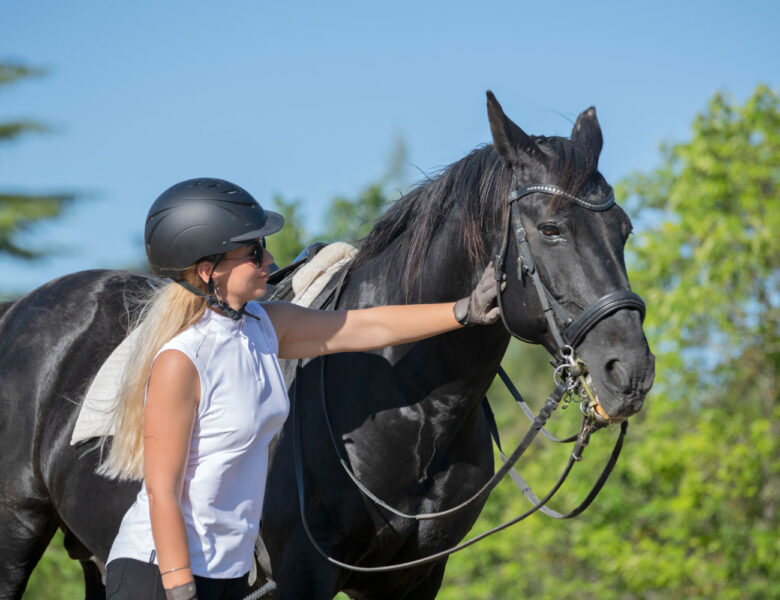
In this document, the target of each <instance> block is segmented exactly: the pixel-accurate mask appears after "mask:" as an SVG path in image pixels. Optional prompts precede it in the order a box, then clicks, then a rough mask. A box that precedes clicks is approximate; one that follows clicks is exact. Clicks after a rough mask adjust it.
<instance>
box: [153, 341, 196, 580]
mask: <svg viewBox="0 0 780 600" xmlns="http://www.w3.org/2000/svg"><path fill="white" fill-rule="evenodd" d="M199 401H200V377H199V376H198V372H197V370H196V369H195V365H193V364H192V361H191V360H190V359H189V358H188V357H187V356H186V355H184V354H183V353H181V352H179V351H178V350H167V351H165V352H163V353H162V354H160V356H158V357H157V360H155V361H154V364H153V366H152V372H151V375H150V376H149V387H148V391H147V395H146V407H145V409H144V477H145V480H146V490H147V492H148V493H149V515H150V518H151V522H152V535H153V536H154V545H155V548H156V550H157V562H158V564H159V565H160V572H161V573H162V574H163V586H164V587H165V588H172V587H175V586H178V585H182V584H184V583H188V582H191V581H193V576H192V572H191V571H190V568H189V566H190V552H189V546H188V544H187V531H186V529H185V527H184V518H183V516H182V512H181V494H182V486H183V484H184V472H185V469H186V466H187V457H188V455H189V448H190V440H191V437H192V429H193V426H194V424H195V415H196V413H197V408H198V402H199ZM182 567H185V568H182ZM171 569H175V570H173V571H171Z"/></svg>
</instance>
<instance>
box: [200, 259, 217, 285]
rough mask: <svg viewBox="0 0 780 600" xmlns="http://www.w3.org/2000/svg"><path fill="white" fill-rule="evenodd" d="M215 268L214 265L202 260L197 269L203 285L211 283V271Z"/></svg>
mask: <svg viewBox="0 0 780 600" xmlns="http://www.w3.org/2000/svg"><path fill="white" fill-rule="evenodd" d="M213 268H214V263H213V262H210V261H207V260H202V261H200V262H199V263H198V264H197V265H196V269H197V270H198V277H200V278H201V279H202V280H203V283H208V282H209V275H211V270H212V269H213Z"/></svg>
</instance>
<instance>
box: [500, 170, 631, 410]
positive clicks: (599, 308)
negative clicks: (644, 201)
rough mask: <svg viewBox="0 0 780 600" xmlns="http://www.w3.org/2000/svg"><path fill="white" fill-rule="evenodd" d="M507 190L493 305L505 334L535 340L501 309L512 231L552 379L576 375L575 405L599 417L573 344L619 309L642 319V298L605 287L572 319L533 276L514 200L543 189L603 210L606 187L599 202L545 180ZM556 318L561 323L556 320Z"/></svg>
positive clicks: (609, 203) (607, 203)
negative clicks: (548, 344)
mask: <svg viewBox="0 0 780 600" xmlns="http://www.w3.org/2000/svg"><path fill="white" fill-rule="evenodd" d="M512 188H513V189H512V191H511V192H510V194H509V214H508V216H507V220H506V227H505V229H504V240H503V242H502V243H501V247H500V252H499V254H497V255H496V258H495V273H496V275H495V277H496V284H497V288H498V296H497V302H498V308H499V313H500V314H501V321H502V322H503V324H504V328H505V329H506V330H507V331H508V332H509V334H510V335H512V336H514V337H516V338H518V339H520V340H522V341H524V342H529V343H535V342H534V341H532V340H528V339H526V338H524V337H522V336H521V335H520V334H518V333H516V332H515V331H513V330H512V328H511V327H510V325H509V322H508V321H507V317H506V311H505V309H504V301H503V294H504V292H503V291H502V289H501V287H502V286H501V282H502V281H503V280H504V279H505V277H506V257H507V253H508V251H509V241H510V239H511V238H512V234H513V232H514V240H515V245H516V247H517V279H518V281H524V280H525V278H527V277H528V278H530V279H531V281H532V282H533V284H534V289H535V290H536V295H537V297H538V299H539V304H540V305H541V307H542V313H543V314H544V318H545V320H546V322H547V329H548V330H549V332H550V334H551V335H552V337H553V340H554V341H555V346H556V352H555V355H554V356H555V361H556V364H555V373H556V378H561V379H564V380H566V379H568V380H569V381H572V380H578V382H579V384H580V386H581V391H582V392H584V396H585V399H584V400H585V401H584V402H583V403H582V404H580V409H581V410H582V411H583V414H585V415H586V416H588V417H591V418H594V419H597V420H598V419H601V417H600V416H599V415H598V413H597V412H596V406H597V401H596V396H595V394H594V393H593V391H592V389H591V387H590V384H589V382H588V376H587V367H586V366H585V363H584V362H583V361H582V360H579V359H577V358H576V355H575V349H576V348H577V346H579V344H580V343H581V342H582V340H583V339H585V336H586V335H587V334H588V332H589V331H591V330H592V329H593V328H594V327H595V326H596V325H597V324H598V323H599V322H601V321H602V320H603V319H605V318H606V317H608V316H609V315H611V314H613V313H615V312H617V311H619V310H623V309H631V310H638V311H639V312H640V314H641V318H642V321H644V319H645V303H644V300H642V298H641V297H640V296H639V295H638V294H635V293H634V292H632V291H631V290H615V291H613V292H609V293H607V294H605V295H604V296H602V297H601V298H599V299H598V300H596V301H595V302H593V303H592V304H591V305H590V306H588V307H587V308H585V310H584V311H583V312H582V314H581V315H580V316H579V317H577V318H576V319H573V318H572V317H571V316H569V314H568V313H567V312H566V310H565V309H564V308H563V307H562V306H561V305H560V304H559V303H558V301H557V300H556V299H555V297H554V296H553V295H552V294H551V293H550V290H548V289H547V286H545V285H544V282H543V281H542V278H541V277H540V276H539V270H538V269H537V268H536V263H535V261H534V258H533V254H532V253H531V247H530V245H529V244H528V234H527V233H526V230H525V228H524V227H523V223H522V220H521V219H520V209H519V208H518V206H517V205H518V202H519V200H521V199H522V198H524V197H526V196H530V195H531V194H547V195H550V196H554V197H561V198H565V199H566V200H569V201H570V202H573V203H574V204H577V205H578V206H581V207H582V208H585V209H587V210H591V211H595V212H604V211H606V210H609V209H610V208H612V207H613V206H614V205H615V196H614V194H613V193H612V191H611V190H610V193H609V195H608V196H606V197H605V198H603V199H602V200H599V201H595V202H594V201H590V200H585V199H584V198H580V197H578V196H575V195H573V194H570V193H568V192H565V191H564V190H562V189H560V188H558V187H556V186H554V185H549V184H541V183H535V184H530V185H526V186H523V187H517V185H516V183H515V180H514V178H513V181H512ZM559 323H560V324H561V325H559Z"/></svg>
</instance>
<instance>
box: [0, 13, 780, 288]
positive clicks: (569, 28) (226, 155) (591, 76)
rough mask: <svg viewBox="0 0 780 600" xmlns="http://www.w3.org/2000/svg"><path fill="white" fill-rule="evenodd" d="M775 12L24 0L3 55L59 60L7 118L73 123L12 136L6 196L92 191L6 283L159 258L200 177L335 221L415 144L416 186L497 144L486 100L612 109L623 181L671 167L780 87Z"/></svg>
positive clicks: (22, 89)
mask: <svg viewBox="0 0 780 600" xmlns="http://www.w3.org/2000/svg"><path fill="white" fill-rule="evenodd" d="M778 27H780V3H777V2H768V1H767V2H759V1H754V2H751V1H743V2H722V1H717V0H710V1H707V2H700V1H693V2H681V1H679V0H678V1H677V2H667V1H665V0H664V1H655V2H652V3H647V2H645V3H638V2H625V1H623V2H593V3H585V2H573V1H572V2H534V3H531V2H525V1H515V2H508V1H506V2H491V1H488V0H486V1H484V2H481V3H476V2H460V1H454V0H449V1H447V2H439V1H434V2H423V1H420V0H418V1H417V2H407V1H405V0H398V1H395V2H387V3H381V4H380V3H371V2H365V1H364V2H335V1H332V2H328V3H326V2H286V3H282V2H274V3H271V2H266V1H260V0H256V1H254V2H249V1H246V0H244V1H234V2H219V3H218V2H201V1H188V2H182V1H171V2H165V3H161V2H159V3H158V2H151V1H141V0H134V1H133V2H124V3H119V2H110V3H109V2H81V1H72V2H67V3H66V2H56V1H53V0H52V1H47V2H43V1H41V2H37V1H32V0H31V1H28V2H21V1H17V2H13V3H4V6H3V7H2V9H0V60H5V61H8V60H21V61H25V62H27V63H29V64H31V65H36V66H42V67H45V68H47V69H48V74H47V75H46V76H45V77H42V78H39V79H35V80H31V81H28V82H25V83H21V84H18V85H15V86H12V87H7V89H5V90H3V91H2V93H0V121H7V120H12V119H15V118H23V117H30V118H35V119H38V120H40V121H43V122H46V123H48V124H50V125H51V126H53V128H54V131H53V132H52V133H48V134H45V135H33V136H29V137H27V138H25V139H24V140H22V141H20V142H19V143H15V144H13V145H8V146H5V147H0V187H1V188H3V189H14V190H21V191H26V192H32V193H34V192H56V191H75V192H78V193H80V194H81V195H82V197H83V200H82V201H81V202H79V203H78V204H76V205H74V207H73V208H72V209H71V210H70V211H69V212H68V214H67V215H66V217H65V218H63V219H61V220H59V221H57V222H56V223H52V224H50V225H45V226H41V227H39V228H37V229H35V230H34V231H32V232H30V234H29V235H27V236H26V238H25V243H28V244H30V245H31V246H36V247H43V248H54V249H56V253H55V257H53V258H50V259H48V260H46V261H43V262H40V263H34V264H27V263H21V262H19V261H14V260H10V259H7V258H0V267H2V271H3V274H4V278H3V283H2V285H0V289H2V290H5V291H11V292H13V291H16V292H21V291H25V290H29V289H31V288H33V287H35V286H37V285H40V284H41V283H44V282H46V281H48V280H49V279H52V278H54V277H57V276H60V275H64V274H66V273H69V272H73V271H77V270H81V269H87V268H104V267H121V266H125V265H128V264H133V263H137V262H139V261H140V260H141V259H142V258H143V249H142V245H141V233H142V230H143V222H144V218H145V216H146V212H147V210H148V208H149V206H150V204H151V203H152V201H153V200H154V199H155V198H156V197H157V195H159V194H160V193H161V192H162V191H163V190H164V189H165V188H167V187H168V186H169V185H171V184H173V183H175V182H177V181H180V180H183V179H187V178H190V177H197V176H212V177H223V178H226V179H230V180H232V181H234V182H235V183H238V184H240V185H242V186H243V187H245V188H246V189H248V190H249V191H250V192H251V193H252V194H253V195H254V196H255V197H256V198H257V199H258V200H259V201H260V202H261V203H262V204H264V205H265V204H270V202H271V198H272V196H273V195H274V194H281V195H282V196H283V197H284V198H286V199H288V200H292V199H300V200H302V201H303V202H304V206H305V210H306V218H307V226H308V228H309V230H311V231H312V232H316V231H317V229H318V228H319V227H320V223H321V219H322V216H323V211H324V208H325V207H326V206H327V203H328V201H329V200H330V199H331V198H332V197H333V196H334V195H337V194H341V195H347V196H350V197H354V196H355V195H356V194H358V193H359V192H360V190H361V189H362V188H363V187H365V186H366V185H368V184H369V183H371V182H373V181H376V180H377V179H378V178H379V177H380V176H382V175H383V174H384V172H385V171H386V169H387V166H388V161H389V157H390V154H391V152H392V149H393V147H394V143H395V142H394V141H395V140H397V139H399V138H400V139H403V141H404V142H405V144H406V147H407V150H408V154H407V163H408V164H407V169H406V181H407V182H408V183H413V182H414V181H415V180H418V179H419V178H420V177H421V174H420V172H421V171H422V172H425V173H433V172H435V171H436V170H438V169H440V168H441V167H443V166H445V165H447V164H449V163H451V162H453V161H455V160H457V159H459V158H460V157H462V156H463V155H465V154H466V153H467V152H469V151H470V150H471V149H472V148H474V147H475V146H478V145H480V144H483V143H486V142H489V141H490V131H489V126H488V122H487V117H486V112H485V90H487V89H492V90H493V91H494V92H495V93H496V95H497V97H498V98H499V100H500V101H501V103H502V105H503V106H504V109H505V111H506V112H507V114H508V115H509V116H510V117H511V118H512V119H513V120H514V121H515V122H516V123H518V124H519V125H520V126H521V127H523V128H524V129H525V130H526V131H527V132H529V133H535V134H545V135H568V134H569V132H570V130H571V123H572V122H573V120H574V119H575V118H576V115H577V114H578V113H579V112H580V111H582V110H584V109H585V108H587V107H588V106H590V105H595V106H596V108H597V110H598V115H599V120H600V122H601V126H602V130H603V133H604V139H605V145H604V150H603V152H602V158H601V161H600V165H601V170H602V172H603V173H604V175H605V176H606V177H607V179H608V180H611V181H616V180H618V179H619V178H621V177H623V176H625V175H627V174H628V173H630V172H632V171H634V170H648V169H650V168H652V167H653V166H654V165H656V164H657V162H658V159H659V153H658V146H659V144H660V143H661V142H662V141H673V140H683V139H685V138H686V137H687V135H688V132H689V127H690V123H691V121H692V119H693V117H694V115H695V113H696V112H698V111H701V110H702V109H703V108H704V107H705V106H706V103H707V101H708V99H709V98H710V97H711V96H712V94H713V93H714V92H715V91H717V90H723V91H727V92H730V93H731V94H733V96H734V97H735V98H736V99H737V100H739V101H743V100H744V99H745V98H746V97H747V96H748V95H749V94H750V93H751V92H752V90H753V89H754V88H755V86H756V85H757V84H758V83H761V82H764V83H768V84H770V85H772V86H773V87H777V85H778V83H779V82H780V36H778V35H777V31H778Z"/></svg>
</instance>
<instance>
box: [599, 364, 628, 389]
mask: <svg viewBox="0 0 780 600" xmlns="http://www.w3.org/2000/svg"><path fill="white" fill-rule="evenodd" d="M604 371H605V372H606V374H607V380H608V381H609V383H610V384H612V385H613V386H614V387H615V389H616V390H617V391H618V392H621V393H623V394H628V393H630V392H631V378H630V377H629V374H628V372H627V371H626V368H625V366H624V365H623V363H622V362H620V359H619V358H612V359H610V360H608V361H607V362H606V364H605V365H604Z"/></svg>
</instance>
